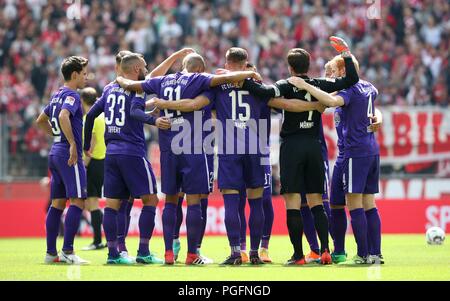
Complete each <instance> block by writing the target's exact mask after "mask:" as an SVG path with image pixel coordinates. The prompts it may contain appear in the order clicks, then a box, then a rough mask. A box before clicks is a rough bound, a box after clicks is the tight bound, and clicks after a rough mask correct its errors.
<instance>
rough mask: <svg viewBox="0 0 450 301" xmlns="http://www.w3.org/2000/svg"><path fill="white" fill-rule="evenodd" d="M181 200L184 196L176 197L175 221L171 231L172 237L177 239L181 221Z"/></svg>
mask: <svg viewBox="0 0 450 301" xmlns="http://www.w3.org/2000/svg"><path fill="white" fill-rule="evenodd" d="M183 200H184V197H179V198H178V204H177V221H176V223H175V230H174V232H173V239H177V238H179V237H180V228H181V224H182V223H183Z"/></svg>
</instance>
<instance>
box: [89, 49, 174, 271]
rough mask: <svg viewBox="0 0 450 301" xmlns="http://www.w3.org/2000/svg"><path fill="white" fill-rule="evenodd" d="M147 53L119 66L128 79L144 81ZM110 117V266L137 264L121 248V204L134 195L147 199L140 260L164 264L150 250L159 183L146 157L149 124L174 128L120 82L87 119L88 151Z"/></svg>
mask: <svg viewBox="0 0 450 301" xmlns="http://www.w3.org/2000/svg"><path fill="white" fill-rule="evenodd" d="M146 65H147V64H146V62H145V60H144V59H143V57H142V55H139V54H129V55H126V56H125V57H123V58H122V61H121V64H120V68H121V71H122V74H123V76H125V77H126V78H129V79H131V80H142V79H144V78H145V75H146V74H147V69H146ZM102 112H104V113H105V124H106V131H105V141H106V145H107V149H106V158H105V182H104V194H105V197H106V208H105V214H104V219H103V229H104V231H105V236H106V240H107V243H108V250H109V253H108V259H107V264H130V263H133V261H132V260H131V259H129V258H127V257H122V256H120V253H119V251H118V249H117V214H118V209H119V207H120V200H121V199H125V198H128V197H129V196H131V197H133V198H136V197H139V198H140V199H142V203H143V208H142V211H141V215H140V218H139V236H140V241H139V249H138V252H137V257H136V262H138V263H143V264H151V263H163V261H162V260H161V259H159V258H157V257H156V256H155V255H154V254H153V253H151V252H150V249H149V242H150V239H151V237H152V233H153V229H154V226H155V212H156V205H157V204H158V197H157V195H156V193H157V189H156V179H155V176H154V174H153V171H152V168H151V165H150V163H149V162H148V160H147V159H146V151H145V138H144V123H146V124H150V125H156V126H157V127H158V128H160V129H165V130H167V129H169V128H170V121H169V120H168V119H167V118H164V117H159V118H155V117H154V116H152V115H151V114H146V113H145V95H142V94H141V95H139V94H136V93H134V92H129V91H126V90H124V89H123V88H121V87H120V86H119V84H117V83H113V84H111V85H110V86H109V89H108V90H107V91H105V93H103V95H102V97H101V98H99V99H98V100H97V102H96V103H95V104H94V106H93V107H92V108H91V110H90V111H89V113H88V114H87V116H86V125H85V140H84V149H85V151H88V150H89V149H90V145H89V143H90V136H91V134H92V126H93V121H94V119H95V118H96V117H97V116H98V115H100V113H102Z"/></svg>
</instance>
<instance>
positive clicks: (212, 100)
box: [202, 89, 216, 110]
mask: <svg viewBox="0 0 450 301" xmlns="http://www.w3.org/2000/svg"><path fill="white" fill-rule="evenodd" d="M202 95H203V96H205V97H206V98H208V99H209V105H208V106H209V107H210V108H211V110H215V109H216V91H215V89H208V90H206V91H205V92H203V94H202Z"/></svg>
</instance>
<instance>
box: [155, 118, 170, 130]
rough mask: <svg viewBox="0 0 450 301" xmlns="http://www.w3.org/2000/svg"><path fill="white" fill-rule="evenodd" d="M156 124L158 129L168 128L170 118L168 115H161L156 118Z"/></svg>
mask: <svg viewBox="0 0 450 301" xmlns="http://www.w3.org/2000/svg"><path fill="white" fill-rule="evenodd" d="M155 125H156V127H157V128H158V129H161V130H168V129H170V119H169V118H167V117H159V118H157V119H156V121H155Z"/></svg>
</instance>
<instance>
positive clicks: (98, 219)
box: [91, 209, 103, 245]
mask: <svg viewBox="0 0 450 301" xmlns="http://www.w3.org/2000/svg"><path fill="white" fill-rule="evenodd" d="M102 220H103V213H102V211H101V210H100V209H96V210H94V211H91V225H92V230H93V231H94V244H97V245H98V244H100V243H101V242H102Z"/></svg>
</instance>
